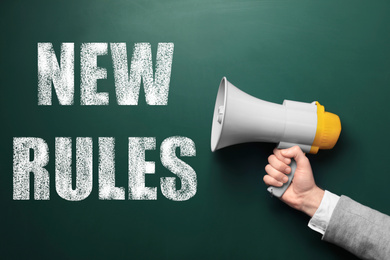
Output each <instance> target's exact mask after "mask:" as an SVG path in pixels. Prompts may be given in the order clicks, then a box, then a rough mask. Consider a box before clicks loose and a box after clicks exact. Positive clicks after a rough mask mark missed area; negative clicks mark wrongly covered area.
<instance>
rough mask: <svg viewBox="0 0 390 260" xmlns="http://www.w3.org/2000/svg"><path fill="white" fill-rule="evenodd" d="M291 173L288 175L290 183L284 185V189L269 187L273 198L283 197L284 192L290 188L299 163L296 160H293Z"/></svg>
mask: <svg viewBox="0 0 390 260" xmlns="http://www.w3.org/2000/svg"><path fill="white" fill-rule="evenodd" d="M290 167H291V173H290V174H287V177H288V181H287V182H286V183H284V184H283V186H282V187H274V186H269V187H268V189H267V190H268V191H269V192H270V193H271V195H272V196H275V197H278V198H280V197H282V196H283V194H284V192H285V191H286V190H287V188H288V186H290V184H291V181H292V179H293V178H294V174H295V170H296V169H297V163H296V161H295V160H294V159H292V158H291V164H290Z"/></svg>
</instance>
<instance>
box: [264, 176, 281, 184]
mask: <svg viewBox="0 0 390 260" xmlns="http://www.w3.org/2000/svg"><path fill="white" fill-rule="evenodd" d="M263 181H264V183H265V184H267V185H268V186H275V187H282V186H283V183H281V182H280V181H277V180H275V179H274V178H272V177H271V176H269V175H264V177H263Z"/></svg>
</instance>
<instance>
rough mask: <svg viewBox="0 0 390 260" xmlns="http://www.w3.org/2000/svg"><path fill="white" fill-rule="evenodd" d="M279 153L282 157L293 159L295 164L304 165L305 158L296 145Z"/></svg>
mask: <svg viewBox="0 0 390 260" xmlns="http://www.w3.org/2000/svg"><path fill="white" fill-rule="evenodd" d="M280 152H281V154H282V155H283V156H284V157H287V158H294V159H295V161H296V162H297V164H302V163H306V159H307V157H306V156H305V154H304V153H303V152H302V150H301V148H300V147H299V146H298V145H296V146H293V147H291V148H288V149H283V150H281V151H280Z"/></svg>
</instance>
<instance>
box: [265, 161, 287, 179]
mask: <svg viewBox="0 0 390 260" xmlns="http://www.w3.org/2000/svg"><path fill="white" fill-rule="evenodd" d="M265 171H266V172H267V173H268V175H270V176H271V177H272V178H274V179H275V180H277V181H279V182H282V183H286V182H287V181H288V177H287V176H286V175H285V174H283V173H282V172H280V171H278V170H276V169H275V168H274V167H272V166H271V165H270V164H267V166H265Z"/></svg>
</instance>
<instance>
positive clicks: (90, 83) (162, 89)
mask: <svg viewBox="0 0 390 260" xmlns="http://www.w3.org/2000/svg"><path fill="white" fill-rule="evenodd" d="M109 46H110V51H111V58H112V64H113V69H114V78H115V93H116V100H117V103H118V105H137V104H138V96H139V91H140V86H141V79H142V82H143V86H144V90H145V99H146V103H147V104H148V105H167V103H168V92H169V82H170V77H171V67H172V58H173V46H174V45H173V43H159V44H158V46H157V55H156V67H155V73H154V75H153V66H152V51H151V45H150V43H136V44H134V49H133V56H132V59H131V64H130V71H129V69H128V68H129V66H128V61H127V50H126V43H110V45H109ZM107 53H108V44H107V43H83V44H81V47H80V70H81V71H80V78H81V82H80V102H81V105H108V104H109V95H108V93H107V92H97V80H98V79H106V78H107V70H106V69H105V68H100V67H98V66H97V58H98V56H101V55H107ZM153 76H154V77H153ZM52 84H53V88H54V90H55V93H56V95H57V98H58V101H59V104H60V105H73V104H74V43H62V44H61V55H60V63H58V60H57V57H56V55H55V52H54V48H53V44H52V43H49V42H40V43H38V105H49V106H50V105H52Z"/></svg>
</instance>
